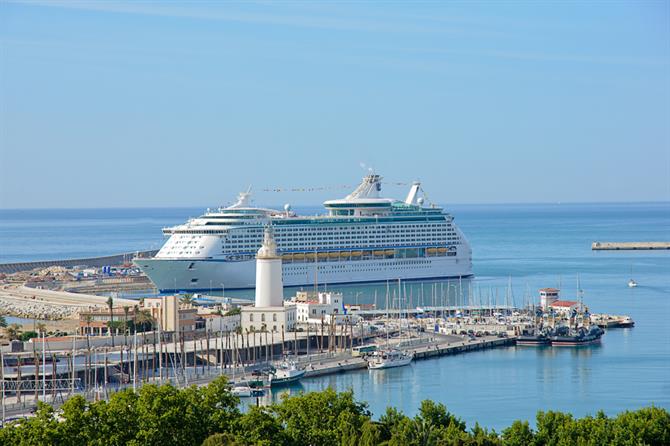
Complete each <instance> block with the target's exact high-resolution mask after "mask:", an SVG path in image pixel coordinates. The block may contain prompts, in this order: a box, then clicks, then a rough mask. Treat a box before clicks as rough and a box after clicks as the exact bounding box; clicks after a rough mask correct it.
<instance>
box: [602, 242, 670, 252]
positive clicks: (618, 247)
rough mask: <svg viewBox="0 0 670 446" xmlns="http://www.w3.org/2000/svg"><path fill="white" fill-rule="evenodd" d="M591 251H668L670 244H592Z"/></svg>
mask: <svg viewBox="0 0 670 446" xmlns="http://www.w3.org/2000/svg"><path fill="white" fill-rule="evenodd" d="M591 249H592V250H593V251H634V250H655V249H670V242H593V243H592V244H591Z"/></svg>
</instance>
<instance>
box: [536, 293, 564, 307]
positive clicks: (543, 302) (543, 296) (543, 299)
mask: <svg viewBox="0 0 670 446" xmlns="http://www.w3.org/2000/svg"><path fill="white" fill-rule="evenodd" d="M560 291H561V290H559V289H557V288H542V289H541V290H540V307H541V308H542V309H543V310H545V311H546V310H548V309H549V306H550V305H551V304H552V303H554V302H556V301H557V300H558V294H559V293H560Z"/></svg>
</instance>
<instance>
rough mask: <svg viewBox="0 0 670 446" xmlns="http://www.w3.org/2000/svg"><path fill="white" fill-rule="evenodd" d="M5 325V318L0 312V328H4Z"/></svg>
mask: <svg viewBox="0 0 670 446" xmlns="http://www.w3.org/2000/svg"><path fill="white" fill-rule="evenodd" d="M6 326H7V319H5V316H4V315H2V314H0V328H5V327H6Z"/></svg>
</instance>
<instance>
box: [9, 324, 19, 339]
mask: <svg viewBox="0 0 670 446" xmlns="http://www.w3.org/2000/svg"><path fill="white" fill-rule="evenodd" d="M20 336H21V326H20V325H19V324H9V326H8V327H7V337H8V338H9V340H10V341H13V340H14V339H19V337H20Z"/></svg>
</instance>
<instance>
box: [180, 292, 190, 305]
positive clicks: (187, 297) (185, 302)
mask: <svg viewBox="0 0 670 446" xmlns="http://www.w3.org/2000/svg"><path fill="white" fill-rule="evenodd" d="M179 300H180V301H181V303H182V304H183V305H184V306H187V307H191V306H192V305H193V294H184V295H183V296H182V297H181V299H179Z"/></svg>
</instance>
